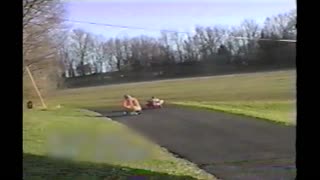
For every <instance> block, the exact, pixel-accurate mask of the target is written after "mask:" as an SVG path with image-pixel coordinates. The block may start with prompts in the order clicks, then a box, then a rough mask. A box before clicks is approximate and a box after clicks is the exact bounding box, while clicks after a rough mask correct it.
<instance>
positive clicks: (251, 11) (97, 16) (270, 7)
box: [66, 0, 296, 38]
mask: <svg viewBox="0 0 320 180" xmlns="http://www.w3.org/2000/svg"><path fill="white" fill-rule="evenodd" d="M66 7H67V16H68V17H67V18H68V19H70V20H76V21H86V22H94V23H104V24H113V25H121V26H133V27H141V28H146V29H150V30H136V29H124V28H115V27H107V26H102V25H92V24H85V23H76V22H69V25H70V26H71V28H81V29H84V30H86V31H88V32H92V33H94V34H97V35H102V36H105V37H107V38H109V37H124V36H128V37H133V36H139V35H148V36H157V35H159V32H160V30H161V29H167V30H174V31H182V32H192V31H193V30H194V28H195V26H215V25H224V26H237V25H240V23H241V22H242V21H243V20H245V19H253V20H255V21H256V22H258V23H261V24H262V23H263V22H264V20H265V18H266V17H270V16H273V15H277V14H279V13H285V12H288V11H290V10H292V9H295V8H296V1H295V0H68V1H67V2H66Z"/></svg>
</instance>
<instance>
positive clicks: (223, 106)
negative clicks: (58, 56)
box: [23, 70, 295, 179]
mask: <svg viewBox="0 0 320 180" xmlns="http://www.w3.org/2000/svg"><path fill="white" fill-rule="evenodd" d="M124 94H131V95H133V96H136V97H138V98H139V99H140V100H141V101H142V102H144V101H145V100H147V99H149V98H150V97H151V96H157V97H159V98H163V99H165V100H166V101H167V102H169V103H172V104H180V105H185V106H186V105H187V106H192V107H197V108H206V109H213V110H220V111H226V112H230V113H237V114H242V115H247V116H254V117H259V118H263V119H267V120H271V121H277V122H282V123H285V124H288V125H294V124H295V117H294V114H295V104H294V103H295V71H292V70H291V71H289V70H288V71H277V72H268V73H266V72H264V73H251V74H241V75H230V76H216V77H208V78H193V79H184V80H169V81H167V80H166V81H155V82H148V83H131V84H122V85H112V86H99V87H88V88H79V89H70V90H64V91H60V92H58V93H55V94H53V95H51V96H49V97H47V98H46V100H47V102H48V104H49V106H50V107H54V106H55V105H58V104H61V105H62V107H63V108H62V109H60V110H52V111H30V112H24V124H23V131H24V139H23V144H24V153H25V157H24V159H25V160H24V168H26V169H27V170H28V171H27V172H28V173H29V174H28V177H35V176H33V175H39V174H40V175H44V176H48V177H56V176H57V172H59V173H60V174H59V173H58V175H59V176H57V177H60V175H61V176H71V178H72V179H74V177H77V176H78V174H82V175H84V176H85V175H86V173H84V172H83V171H82V172H83V173H80V171H81V170H83V168H84V167H88V169H90V170H88V173H90V176H94V175H96V176H97V177H101V176H104V175H108V173H111V174H112V175H115V176H116V177H119V178H123V177H127V176H128V174H129V175H132V174H137V171H142V172H144V173H151V174H153V176H154V177H163V175H162V174H160V173H169V174H171V175H189V176H193V177H204V178H208V175H207V174H205V173H203V172H202V173H199V172H200V171H199V170H198V169H197V168H195V167H193V166H192V165H191V164H188V163H187V162H184V161H182V160H178V159H175V158H173V157H172V156H171V155H170V154H168V153H166V152H165V151H163V150H162V149H161V148H159V147H158V146H156V145H154V144H153V143H151V142H149V141H147V140H145V138H143V137H141V136H139V135H133V134H135V132H132V131H130V130H129V129H126V128H125V127H123V126H121V125H119V124H115V123H113V121H106V120H102V119H101V118H97V117H92V116H87V115H88V114H87V113H88V112H86V113H84V112H78V111H76V109H81V108H94V107H99V108H115V109H116V108H120V104H121V101H122V97H123V95H124ZM66 127H68V128H66ZM71 127H72V128H71ZM50 129H56V130H57V131H58V132H59V133H58V134H64V133H67V134H68V133H70V132H79V131H80V130H81V132H87V135H88V136H92V134H96V132H100V130H101V131H103V132H109V133H110V134H107V135H104V134H102V135H101V134H98V135H95V136H99V137H100V136H111V137H119V138H122V141H123V143H120V142H121V141H119V143H120V144H122V145H125V148H123V147H119V146H115V145H114V144H112V145H111V144H109V147H112V148H111V149H113V150H114V151H107V153H106V154H105V156H106V157H104V158H98V160H99V161H98V162H96V161H97V160H95V159H94V158H93V159H92V158H91V157H89V156H88V154H92V153H84V155H83V156H82V155H81V156H79V157H76V158H75V159H77V160H78V161H79V160H82V161H84V162H91V163H102V164H100V165H96V164H95V165H92V164H90V165H88V164H81V165H79V167H78V165H75V164H73V165H70V166H69V165H65V163H61V164H62V165H61V166H56V165H52V163H53V164H56V162H57V161H56V160H52V159H50V158H49V159H48V154H46V152H47V149H46V145H45V142H47V141H46V139H45V138H46V136H47V133H49V132H51V131H50ZM61 129H64V131H63V132H60V131H61ZM97 130H99V131H97ZM128 141H130V143H129V142H128ZM136 141H137V142H136ZM88 142H90V141H88ZM90 143H93V141H92V142H90ZM92 146H94V145H92ZM77 149H79V148H77ZM89 149H90V148H89ZM121 149H125V150H126V151H123V152H122V154H121V153H120V152H121V151H120V150H121ZM135 149H140V150H141V151H146V152H148V153H147V154H149V155H150V156H149V157H148V158H146V159H145V160H143V161H141V162H139V163H137V162H135V163H130V162H124V161H122V160H121V159H128V157H123V156H122V155H123V154H128V153H129V154H130V152H134V151H135ZM84 152H86V151H84ZM114 152H117V153H120V154H113V153H114ZM80 154H81V153H80ZM86 154H87V155H86ZM111 157H114V159H113V161H112V162H109V160H110V158H111ZM107 159H108V161H107ZM111 159H112V158H111ZM129 159H130V158H129ZM34 162H39V163H34ZM58 164H59V163H58ZM102 166H107V167H105V168H107V169H108V170H105V169H104V168H102ZM119 166H124V167H126V168H125V169H126V170H125V171H123V170H122V169H123V168H119ZM67 167H70V168H67ZM132 168H133V169H132ZM134 168H135V169H134ZM137 169H138V170H137ZM139 169H140V170H139ZM141 169H144V171H143V170H141ZM151 171H154V172H151ZM61 173H62V174H61ZM106 173H107V174H106ZM25 175H26V176H27V174H25ZM109 175H110V174H109ZM30 179H35V178H30ZM84 179H87V178H84ZM182 179H184V178H182Z"/></svg>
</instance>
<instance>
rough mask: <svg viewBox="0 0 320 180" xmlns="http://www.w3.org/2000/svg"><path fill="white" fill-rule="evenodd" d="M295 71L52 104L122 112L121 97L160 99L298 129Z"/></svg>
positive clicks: (128, 87)
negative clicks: (118, 109)
mask: <svg viewBox="0 0 320 180" xmlns="http://www.w3.org/2000/svg"><path fill="white" fill-rule="evenodd" d="M295 80H296V75H295V71H293V70H287V71H275V72H263V73H249V74H240V75H228V76H216V77H206V78H193V79H184V80H165V81H155V82H150V83H149V82H148V83H130V84H123V85H111V86H101V87H89V88H79V89H72V90H66V91H61V92H59V93H58V94H56V95H55V96H54V99H53V100H52V101H51V102H52V103H53V104H59V103H63V104H64V105H66V106H70V107H82V108H88V107H90V108H94V107H105V108H111V107H113V108H120V103H121V100H122V96H123V95H124V94H131V95H134V96H136V97H138V98H139V99H141V101H142V102H143V101H145V100H147V99H148V98H150V97H151V96H158V97H160V98H163V99H165V100H166V101H167V102H169V103H172V104H179V105H188V106H193V107H198V108H206V109H212V110H220V111H225V112H230V113H236V114H242V115H247V116H254V117H257V118H262V119H266V120H271V121H275V122H280V123H284V124H287V125H295V124H296V121H295V96H296V91H295V89H296V85H295Z"/></svg>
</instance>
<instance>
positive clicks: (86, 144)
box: [23, 108, 214, 180]
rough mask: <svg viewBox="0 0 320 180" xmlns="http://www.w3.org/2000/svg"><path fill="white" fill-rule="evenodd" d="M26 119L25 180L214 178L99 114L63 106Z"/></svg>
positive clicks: (33, 113)
mask: <svg viewBox="0 0 320 180" xmlns="http://www.w3.org/2000/svg"><path fill="white" fill-rule="evenodd" d="M23 116H24V121H23V152H24V155H23V169H24V172H23V173H24V179H32V180H33V179H61V178H62V179H103V178H109V179H110V178H112V179H128V178H129V179H130V177H133V176H147V177H148V178H150V179H195V178H196V179H214V177H212V176H211V175H209V174H207V173H205V172H204V171H202V170H200V169H198V168H197V167H196V166H194V165H193V164H191V163H189V162H187V161H185V160H182V159H177V158H175V157H174V156H173V155H171V154H170V153H168V152H166V151H165V150H164V149H162V148H161V147H159V146H157V145H155V144H153V143H152V142H150V141H148V140H147V139H145V138H144V137H142V136H141V135H139V134H137V133H136V132H134V131H132V130H130V129H128V128H126V127H125V126H122V125H121V124H119V123H116V122H114V121H110V120H108V119H105V118H100V117H96V116H97V114H96V113H93V112H87V111H81V110H76V109H70V108H62V109H56V110H47V111H39V110H33V111H25V112H24V115H23Z"/></svg>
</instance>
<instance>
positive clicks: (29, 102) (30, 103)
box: [27, 101, 33, 109]
mask: <svg viewBox="0 0 320 180" xmlns="http://www.w3.org/2000/svg"><path fill="white" fill-rule="evenodd" d="M27 108H28V109H32V108H33V103H32V101H28V102H27Z"/></svg>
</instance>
